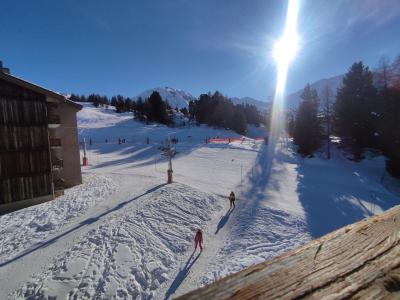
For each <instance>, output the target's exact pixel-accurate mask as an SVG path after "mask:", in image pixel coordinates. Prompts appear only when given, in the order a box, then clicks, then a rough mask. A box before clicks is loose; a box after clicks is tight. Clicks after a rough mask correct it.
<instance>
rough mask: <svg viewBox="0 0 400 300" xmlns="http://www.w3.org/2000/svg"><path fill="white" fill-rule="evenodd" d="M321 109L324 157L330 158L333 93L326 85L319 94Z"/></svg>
mask: <svg viewBox="0 0 400 300" xmlns="http://www.w3.org/2000/svg"><path fill="white" fill-rule="evenodd" d="M321 98H322V99H321V100H322V101H321V102H322V103H321V106H322V107H321V108H322V113H323V117H324V127H325V136H326V156H327V158H328V159H330V158H331V131H332V114H333V101H334V98H333V91H332V89H331V88H330V87H329V86H328V85H326V86H325V87H324V88H323V90H322V93H321Z"/></svg>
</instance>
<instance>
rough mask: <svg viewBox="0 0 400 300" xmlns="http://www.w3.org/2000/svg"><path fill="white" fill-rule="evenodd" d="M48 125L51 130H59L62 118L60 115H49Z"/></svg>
mask: <svg viewBox="0 0 400 300" xmlns="http://www.w3.org/2000/svg"><path fill="white" fill-rule="evenodd" d="M47 123H48V124H49V127H50V128H57V127H58V126H60V124H61V121H60V116H58V115H49V116H48V117H47Z"/></svg>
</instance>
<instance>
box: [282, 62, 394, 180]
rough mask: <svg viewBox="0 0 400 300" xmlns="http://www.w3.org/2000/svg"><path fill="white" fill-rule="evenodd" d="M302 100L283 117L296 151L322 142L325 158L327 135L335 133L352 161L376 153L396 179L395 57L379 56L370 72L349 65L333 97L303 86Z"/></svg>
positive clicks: (310, 150)
mask: <svg viewBox="0 0 400 300" xmlns="http://www.w3.org/2000/svg"><path fill="white" fill-rule="evenodd" d="M301 99H302V100H301V102H300V105H299V107H298V110H297V112H296V113H295V114H294V115H292V116H290V117H289V119H288V131H289V134H291V135H292V136H293V139H294V142H295V144H296V145H297V146H298V152H299V153H300V154H302V155H303V156H312V155H313V153H314V152H315V151H316V150H318V149H319V148H320V147H321V146H322V145H326V148H327V156H328V158H329V157H330V136H331V135H335V136H338V137H340V141H341V142H340V143H341V146H342V147H344V148H346V149H347V150H348V151H350V153H351V154H352V157H353V160H355V161H359V160H361V159H363V152H364V150H366V149H376V150H379V151H381V152H382V153H383V154H384V155H385V156H386V158H387V160H386V168H387V170H388V172H389V173H390V174H392V175H393V176H396V177H400V56H399V57H398V58H397V59H395V60H394V61H393V62H391V63H390V62H389V61H388V60H387V59H382V60H381V61H380V62H379V64H378V67H377V68H376V69H375V70H373V71H372V70H370V69H369V67H368V66H365V65H364V64H363V63H362V62H356V63H354V64H353V65H352V66H351V67H350V69H349V70H348V72H347V73H346V74H345V76H344V78H343V82H342V85H341V87H340V88H338V90H337V93H336V97H334V93H333V91H332V90H331V89H330V88H329V87H328V86H326V87H325V88H324V89H323V90H322V92H321V95H318V93H317V91H316V90H315V89H313V88H312V87H311V86H310V85H306V87H305V88H304V90H303V93H302V94H301Z"/></svg>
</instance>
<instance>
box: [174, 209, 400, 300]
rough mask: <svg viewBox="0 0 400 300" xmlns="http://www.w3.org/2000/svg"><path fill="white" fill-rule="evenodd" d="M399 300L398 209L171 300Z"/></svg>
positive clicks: (399, 238)
mask: <svg viewBox="0 0 400 300" xmlns="http://www.w3.org/2000/svg"><path fill="white" fill-rule="evenodd" d="M385 297H389V298H390V299H400V206H396V207H394V208H392V209H390V210H388V211H386V212H384V213H382V214H381V215H377V216H374V217H371V218H368V219H365V220H362V221H360V222H357V223H354V224H351V225H349V226H346V227H344V228H341V229H339V230H337V231H335V232H333V233H330V234H328V235H326V236H323V237H321V238H319V239H317V240H313V241H311V242H309V243H307V244H306V245H304V246H302V247H300V248H298V249H295V250H292V251H290V252H288V253H286V254H284V255H282V256H279V257H276V258H273V259H271V260H267V261H266V262H264V263H261V264H258V265H255V266H253V267H250V268H248V269H245V270H243V271H241V272H239V273H236V274H233V275H230V276H228V277H225V278H223V279H221V280H219V281H216V282H215V283H213V284H211V285H209V286H206V287H204V288H200V289H198V290H195V291H192V292H190V293H188V294H186V295H183V296H181V297H179V298H177V299H181V300H182V299H207V300H208V299H276V298H279V299H300V298H302V299H303V298H307V299H349V298H350V299H382V298H385Z"/></svg>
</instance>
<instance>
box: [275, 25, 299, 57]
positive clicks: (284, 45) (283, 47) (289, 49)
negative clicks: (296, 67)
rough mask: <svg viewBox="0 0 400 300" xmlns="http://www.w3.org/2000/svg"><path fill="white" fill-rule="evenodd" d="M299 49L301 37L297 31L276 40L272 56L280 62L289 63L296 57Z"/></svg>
mask: <svg viewBox="0 0 400 300" xmlns="http://www.w3.org/2000/svg"><path fill="white" fill-rule="evenodd" d="M298 50H299V37H298V35H297V34H296V33H294V32H291V33H288V34H285V35H284V36H283V37H282V38H281V39H280V40H279V41H276V42H275V44H274V49H273V51H272V57H273V58H274V60H275V62H277V63H278V64H288V63H290V62H291V61H292V60H293V59H294V58H295V57H296V54H297V51H298Z"/></svg>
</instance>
